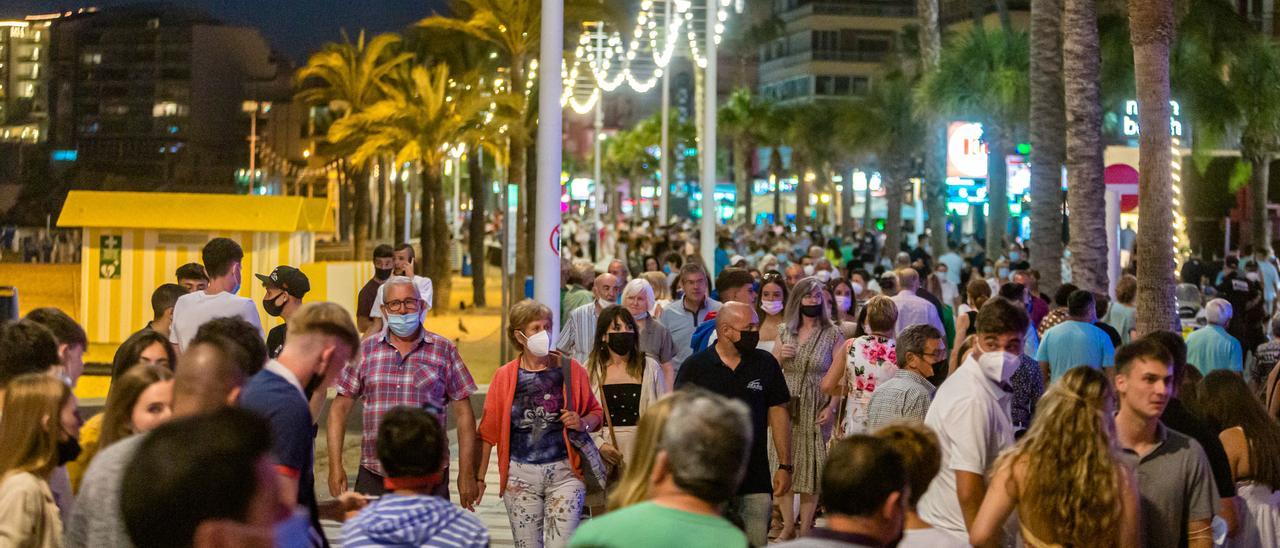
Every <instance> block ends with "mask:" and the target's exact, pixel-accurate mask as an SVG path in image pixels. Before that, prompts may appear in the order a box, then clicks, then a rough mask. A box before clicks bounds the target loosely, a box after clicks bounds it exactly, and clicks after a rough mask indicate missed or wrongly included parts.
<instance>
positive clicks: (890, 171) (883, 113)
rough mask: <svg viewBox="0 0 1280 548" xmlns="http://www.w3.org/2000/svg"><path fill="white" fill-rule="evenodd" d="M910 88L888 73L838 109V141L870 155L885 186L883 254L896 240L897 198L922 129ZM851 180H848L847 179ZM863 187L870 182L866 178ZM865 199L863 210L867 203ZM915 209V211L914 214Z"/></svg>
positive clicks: (899, 203)
mask: <svg viewBox="0 0 1280 548" xmlns="http://www.w3.org/2000/svg"><path fill="white" fill-rule="evenodd" d="M914 87H915V82H913V81H912V80H911V79H910V78H909V77H908V76H907V75H906V74H903V73H902V72H899V71H892V72H889V73H888V74H887V75H886V76H885V77H883V78H882V79H880V81H878V82H877V83H876V85H875V86H874V87H873V88H871V91H870V92H869V93H868V94H867V95H866V96H864V97H862V98H859V99H857V100H855V101H854V102H853V103H852V104H851V105H850V106H849V107H848V108H847V109H845V110H844V112H843V113H842V114H843V116H842V117H841V118H842V119H841V122H842V123H841V126H842V130H843V132H842V134H841V137H842V139H841V140H842V141H844V142H845V143H848V144H849V145H850V146H852V147H854V148H858V149H862V150H866V151H868V152H870V153H872V154H874V155H875V157H876V159H877V163H878V164H879V166H880V181H881V183H882V184H883V185H884V189H885V201H886V204H887V207H888V211H887V212H886V215H885V241H884V253H885V255H887V256H890V257H892V256H893V255H895V254H897V252H898V249H900V247H901V244H902V202H903V196H904V195H906V194H907V192H908V190H909V189H910V185H911V183H910V178H911V175H912V167H913V165H914V164H915V161H916V159H917V157H918V155H919V153H920V152H921V144H922V143H923V142H924V139H925V134H926V132H927V131H928V130H927V129H926V127H927V126H926V125H925V122H923V121H921V120H920V118H919V117H917V109H916V106H915V96H914V95H913V94H912V90H913V88H914ZM850 184H852V182H850ZM867 186H868V187H870V183H869V182H868V185H867ZM870 203H871V202H870V201H869V200H868V202H867V204H868V208H869V207H870ZM920 213H921V212H920V211H919V210H917V211H916V215H919V214H920Z"/></svg>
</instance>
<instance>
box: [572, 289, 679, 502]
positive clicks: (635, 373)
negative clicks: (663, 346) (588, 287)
mask: <svg viewBox="0 0 1280 548" xmlns="http://www.w3.org/2000/svg"><path fill="white" fill-rule="evenodd" d="M636 335H637V333H636V322H635V320H634V319H632V317H631V313H630V312H628V311H627V309H625V308H623V307H620V306H614V307H610V308H606V309H605V310H604V311H603V312H601V313H600V319H599V320H598V321H597V322H596V332H595V338H594V339H593V340H594V341H595V346H594V347H593V348H592V349H591V355H590V357H588V358H587V371H588V372H589V373H590V374H591V390H592V392H593V393H594V394H595V396H596V398H597V399H598V400H599V401H600V404H601V407H602V408H603V410H604V411H605V414H604V416H605V426H604V427H603V428H601V429H600V430H599V431H597V432H596V433H595V434H593V435H592V437H593V438H594V439H595V442H596V446H597V447H599V448H600V456H601V457H603V458H604V460H605V462H606V463H608V464H609V465H610V466H620V465H622V463H623V461H624V459H625V457H626V456H627V455H631V449H632V447H633V446H634V445H635V443H634V442H635V434H636V424H638V423H639V421H640V415H642V414H644V412H645V410H646V409H648V408H649V405H650V404H652V403H653V402H655V401H657V400H658V398H661V397H662V396H664V395H666V394H667V393H668V392H670V391H671V384H672V383H674V382H675V380H674V379H671V378H669V377H670V375H669V372H668V371H663V369H662V367H661V366H659V365H658V362H657V360H655V359H653V358H652V357H650V356H647V355H645V353H644V352H642V351H640V350H639V349H638V348H637V342H638V341H637V337H636ZM589 499H590V497H589ZM604 502H605V501H604V500H603V498H601V499H599V500H588V504H589V505H590V506H591V508H592V511H591V515H593V516H594V515H600V513H602V512H603V510H604Z"/></svg>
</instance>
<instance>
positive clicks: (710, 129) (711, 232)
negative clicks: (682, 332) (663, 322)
mask: <svg viewBox="0 0 1280 548" xmlns="http://www.w3.org/2000/svg"><path fill="white" fill-rule="evenodd" d="M719 1H720V0H706V2H707V8H706V23H707V34H706V49H707V53H706V55H707V68H706V72H705V73H704V76H703V78H702V80H703V81H704V82H705V84H703V86H702V92H703V101H704V103H703V104H704V105H705V107H704V108H703V109H702V115H703V117H704V118H703V122H702V125H703V128H704V129H703V131H702V231H701V236H700V239H701V241H702V245H701V248H702V260H703V264H705V265H706V266H707V269H708V271H709V275H714V274H715V272H714V268H715V252H716V241H715V240H716V217H717V216H718V212H717V211H716V40H715V36H716V23H717V15H716V14H717V13H718V12H719V5H718V2H719Z"/></svg>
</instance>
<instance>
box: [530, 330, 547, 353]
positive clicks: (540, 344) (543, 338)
mask: <svg viewBox="0 0 1280 548" xmlns="http://www.w3.org/2000/svg"><path fill="white" fill-rule="evenodd" d="M524 349H525V350H526V351H527V352H529V355H531V356H533V357H535V358H542V357H545V356H546V355H547V354H550V353H551V332H549V331H541V332H539V333H538V334H537V335H534V336H532V337H530V336H527V335H526V336H525V339H524Z"/></svg>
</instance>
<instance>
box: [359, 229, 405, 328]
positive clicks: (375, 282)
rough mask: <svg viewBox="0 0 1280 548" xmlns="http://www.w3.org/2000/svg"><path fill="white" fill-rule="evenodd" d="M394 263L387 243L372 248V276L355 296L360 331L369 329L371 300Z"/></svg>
mask: <svg viewBox="0 0 1280 548" xmlns="http://www.w3.org/2000/svg"><path fill="white" fill-rule="evenodd" d="M395 265H396V258H395V255H394V254H393V251H392V249H391V246H389V245H387V244H382V245H379V246H378V247H375V248H373V277H372V278H369V281H367V282H365V284H364V287H362V288H360V296H359V297H357V298H356V328H357V329H359V330H360V332H361V333H366V332H368V330H369V324H371V323H373V318H372V317H371V316H370V314H372V313H373V301H374V299H376V298H377V297H378V288H379V287H382V284H383V283H385V282H386V281H387V278H390V277H391V270H392V268H394V267H395Z"/></svg>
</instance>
